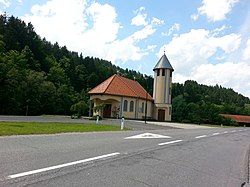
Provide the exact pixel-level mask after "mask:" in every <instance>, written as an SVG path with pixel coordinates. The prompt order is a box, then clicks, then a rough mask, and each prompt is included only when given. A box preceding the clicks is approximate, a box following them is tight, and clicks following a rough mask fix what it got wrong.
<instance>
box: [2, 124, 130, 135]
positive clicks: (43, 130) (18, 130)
mask: <svg viewBox="0 0 250 187" xmlns="http://www.w3.org/2000/svg"><path fill="white" fill-rule="evenodd" d="M119 130H120V127H119V126H113V125H103V124H98V125H97V124H79V123H78V124H77V123H50V122H49V123H47V122H46V123H41V122H0V136H7V135H24V134H55V133H66V132H95V131H119ZM125 130H128V129H127V128H126V129H125Z"/></svg>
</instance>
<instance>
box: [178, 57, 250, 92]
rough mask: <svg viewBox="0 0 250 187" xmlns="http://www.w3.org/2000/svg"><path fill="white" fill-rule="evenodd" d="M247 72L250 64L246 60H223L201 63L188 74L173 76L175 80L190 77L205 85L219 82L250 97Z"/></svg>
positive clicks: (181, 80) (249, 78)
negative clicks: (221, 61) (215, 62)
mask: <svg viewBox="0 0 250 187" xmlns="http://www.w3.org/2000/svg"><path fill="white" fill-rule="evenodd" d="M249 72H250V64H249V63H247V62H240V63H232V62H225V63H220V64H201V65H200V66H199V67H197V68H196V69H194V70H193V71H192V72H191V73H190V75H187V76H185V75H184V76H183V75H180V74H176V75H174V76H173V78H174V80H175V81H177V82H184V81H185V80H190V79H191V80H196V81H197V82H199V83H202V84H206V85H215V84H219V85H222V86H224V87H228V88H233V89H234V90H235V91H237V92H240V93H243V94H244V95H245V96H248V97H250V81H249V80H250V74H249Z"/></svg>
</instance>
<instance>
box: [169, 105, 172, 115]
mask: <svg viewBox="0 0 250 187" xmlns="http://www.w3.org/2000/svg"><path fill="white" fill-rule="evenodd" d="M171 114H172V107H169V115H171Z"/></svg>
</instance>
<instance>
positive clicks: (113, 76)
mask: <svg viewBox="0 0 250 187" xmlns="http://www.w3.org/2000/svg"><path fill="white" fill-rule="evenodd" d="M111 77H112V79H111V81H110V82H109V84H108V86H107V88H106V89H105V90H104V92H103V93H105V92H106V91H107V89H108V88H109V86H110V85H111V83H112V81H113V80H114V79H115V77H117V74H114V75H112V76H111Z"/></svg>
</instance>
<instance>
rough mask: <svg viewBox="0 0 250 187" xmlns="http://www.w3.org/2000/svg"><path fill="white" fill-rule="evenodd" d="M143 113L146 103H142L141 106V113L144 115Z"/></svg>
mask: <svg viewBox="0 0 250 187" xmlns="http://www.w3.org/2000/svg"><path fill="white" fill-rule="evenodd" d="M143 111H144V102H142V104H141V112H142V113H143Z"/></svg>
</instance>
